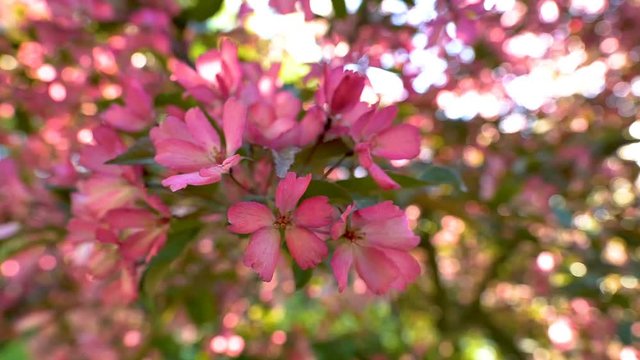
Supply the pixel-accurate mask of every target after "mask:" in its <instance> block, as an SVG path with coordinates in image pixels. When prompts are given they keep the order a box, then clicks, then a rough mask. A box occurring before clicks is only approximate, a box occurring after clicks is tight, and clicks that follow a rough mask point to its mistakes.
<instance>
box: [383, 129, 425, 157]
mask: <svg viewBox="0 0 640 360" xmlns="http://www.w3.org/2000/svg"><path fill="white" fill-rule="evenodd" d="M419 154H420V131H419V130H418V128H417V127H415V126H413V125H409V124H402V125H398V126H393V127H391V128H389V129H387V130H385V131H383V132H381V133H380V134H378V136H376V137H375V144H374V146H373V155H375V156H381V157H383V158H386V159H389V160H402V159H413V158H415V157H416V156H418V155H419Z"/></svg>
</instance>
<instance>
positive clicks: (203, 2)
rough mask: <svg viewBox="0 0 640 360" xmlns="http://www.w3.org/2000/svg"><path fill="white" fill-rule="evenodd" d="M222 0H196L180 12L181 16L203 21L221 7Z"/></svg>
mask: <svg viewBox="0 0 640 360" xmlns="http://www.w3.org/2000/svg"><path fill="white" fill-rule="evenodd" d="M223 2H224V1H223V0H197V2H196V4H195V5H194V6H192V7H190V8H187V9H185V10H184V11H183V13H182V14H180V17H181V18H186V19H187V20H194V21H199V22H203V21H206V20H207V19H209V18H210V17H212V16H213V15H215V14H216V13H217V12H218V11H219V10H220V8H221V7H222V3H223Z"/></svg>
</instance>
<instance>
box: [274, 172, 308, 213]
mask: <svg viewBox="0 0 640 360" xmlns="http://www.w3.org/2000/svg"><path fill="white" fill-rule="evenodd" d="M310 182H311V174H308V175H307V176H302V177H297V176H296V173H294V172H288V173H287V176H285V178H284V179H282V180H280V183H278V187H277V188H276V207H277V208H278V210H280V213H281V214H286V213H288V212H289V211H291V210H293V209H294V208H295V207H296V204H297V203H298V200H300V198H301V197H302V195H303V194H304V192H305V191H307V187H308V186H309V183H310Z"/></svg>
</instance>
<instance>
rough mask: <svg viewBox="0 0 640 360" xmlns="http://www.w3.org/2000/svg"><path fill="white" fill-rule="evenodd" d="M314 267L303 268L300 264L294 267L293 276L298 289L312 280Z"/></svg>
mask: <svg viewBox="0 0 640 360" xmlns="http://www.w3.org/2000/svg"><path fill="white" fill-rule="evenodd" d="M311 275H313V269H307V270H302V269H300V268H299V267H298V266H294V267H293V278H294V280H295V282H296V290H300V289H302V288H304V287H305V286H306V285H307V284H308V283H309V280H311Z"/></svg>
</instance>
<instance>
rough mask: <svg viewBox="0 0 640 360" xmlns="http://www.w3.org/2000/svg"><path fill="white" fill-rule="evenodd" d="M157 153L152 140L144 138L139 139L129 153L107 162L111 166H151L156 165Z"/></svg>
mask: <svg viewBox="0 0 640 360" xmlns="http://www.w3.org/2000/svg"><path fill="white" fill-rule="evenodd" d="M154 155H155V153H154V148H153V144H151V139H149V138H148V137H146V136H145V137H142V138H140V139H138V140H137V141H136V142H135V143H134V144H133V145H131V147H130V148H129V149H127V151H125V152H124V153H123V154H121V155H118V156H116V157H115V158H113V159H111V160H109V161H107V162H106V163H107V164H110V165H149V164H155V161H154V160H153V157H154Z"/></svg>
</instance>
